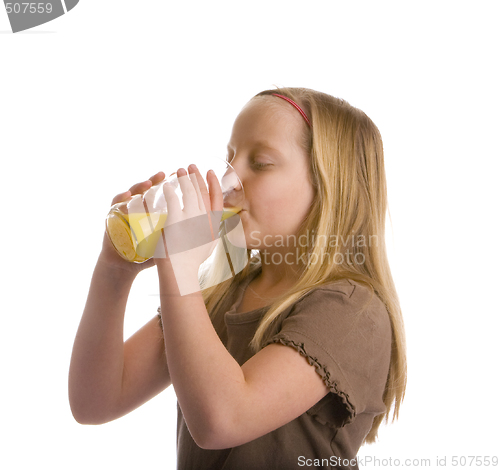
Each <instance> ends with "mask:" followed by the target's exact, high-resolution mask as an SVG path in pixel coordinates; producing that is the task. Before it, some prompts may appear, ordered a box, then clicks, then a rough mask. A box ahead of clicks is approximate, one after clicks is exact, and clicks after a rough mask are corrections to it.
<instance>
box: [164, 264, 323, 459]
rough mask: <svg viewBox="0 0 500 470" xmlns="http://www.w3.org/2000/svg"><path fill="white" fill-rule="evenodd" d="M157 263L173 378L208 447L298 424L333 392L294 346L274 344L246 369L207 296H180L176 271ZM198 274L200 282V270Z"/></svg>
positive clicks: (189, 420)
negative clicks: (222, 335)
mask: <svg viewBox="0 0 500 470" xmlns="http://www.w3.org/2000/svg"><path fill="white" fill-rule="evenodd" d="M157 265H158V273H159V277H160V295H161V303H162V320H163V324H164V330H165V333H164V334H165V345H166V353H167V358H168V364H169V373H170V377H171V380H172V383H173V385H174V387H175V391H176V395H177V399H178V401H179V405H180V407H181V410H182V413H183V415H184V419H185V420H186V424H187V426H188V428H189V431H190V433H191V436H192V437H193V439H194V440H195V442H196V443H197V444H198V445H199V446H200V447H202V448H206V449H222V448H229V447H234V446H238V445H241V444H244V443H246V442H249V441H251V440H253V439H256V438H258V437H260V436H263V435H264V434H267V433H268V432H271V431H273V430H274V429H277V428H278V427H280V426H283V425H284V424H286V423H288V422H290V421H291V420H293V419H295V418H297V417H298V416H300V415H301V414H303V413H304V412H306V411H307V410H308V409H309V408H310V407H311V406H313V405H314V404H315V403H317V402H318V401H319V400H320V399H321V398H323V397H324V396H325V395H326V394H327V393H328V392H329V390H328V388H327V386H326V385H325V383H324V382H323V380H322V378H321V377H320V376H319V374H318V373H317V372H316V371H315V369H314V367H313V366H311V365H310V364H309V363H308V362H307V360H306V359H305V358H304V357H302V356H301V355H300V354H299V353H298V352H297V351H295V350H294V349H292V348H290V347H288V346H284V345H281V344H271V345H269V346H267V347H265V348H264V349H262V350H261V351H259V352H258V353H257V354H256V355H255V356H253V357H252V358H251V359H249V360H248V361H247V362H246V363H245V364H243V366H240V365H239V364H238V363H237V362H236V361H235V359H234V358H233V357H232V356H231V355H230V354H229V352H228V351H227V349H226V348H225V347H224V345H223V344H222V343H221V341H220V339H219V337H218V336H217V333H216V332H215V330H214V328H213V326H212V324H211V322H210V319H209V316H208V313H207V311H206V308H205V305H204V303H203V299H202V297H201V294H200V293H197V294H189V295H186V296H180V295H177V296H176V287H175V284H174V283H175V279H174V278H173V273H172V270H171V268H170V266H169V265H167V264H165V265H164V264H163V263H161V262H157ZM191 276H192V280H193V282H195V280H196V274H195V273H194V271H193V272H192V274H191ZM167 302H168V308H167V307H165V308H163V305H164V303H165V305H167ZM185 371H189V373H185Z"/></svg>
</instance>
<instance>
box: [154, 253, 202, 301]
mask: <svg viewBox="0 0 500 470" xmlns="http://www.w3.org/2000/svg"><path fill="white" fill-rule="evenodd" d="M176 261H179V260H175V259H172V258H170V259H168V260H167V259H165V258H162V259H157V260H155V262H156V266H157V268H158V277H159V281H160V294H161V295H167V296H171V295H174V296H184V295H187V294H192V293H196V292H200V291H201V289H200V283H199V280H198V270H199V266H192V265H189V264H183V263H180V262H176Z"/></svg>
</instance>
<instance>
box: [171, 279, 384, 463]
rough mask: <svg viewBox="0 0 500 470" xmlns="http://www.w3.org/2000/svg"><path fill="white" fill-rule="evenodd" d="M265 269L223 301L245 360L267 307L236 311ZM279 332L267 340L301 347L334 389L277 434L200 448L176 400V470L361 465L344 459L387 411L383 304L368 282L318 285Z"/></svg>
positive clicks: (223, 328)
mask: <svg viewBox="0 0 500 470" xmlns="http://www.w3.org/2000/svg"><path fill="white" fill-rule="evenodd" d="M259 271H260V270H258V271H257V272H255V273H254V274H253V275H251V276H250V277H248V278H247V279H245V280H244V281H242V282H241V284H240V286H239V287H237V288H236V290H235V291H234V293H233V295H229V296H228V298H226V299H225V301H224V302H222V304H221V305H219V308H220V309H225V311H226V313H225V315H223V316H219V319H220V320H219V322H217V323H219V324H214V328H215V329H216V331H217V333H218V335H219V337H220V338H221V340H222V342H223V343H224V345H225V346H226V348H227V349H228V351H229V352H230V353H231V355H232V356H233V357H234V358H235V359H236V360H237V361H238V363H239V364H240V365H243V364H244V363H245V362H246V361H247V360H248V359H249V358H250V357H251V356H252V355H253V353H252V351H251V350H250V348H249V346H248V344H249V342H250V340H251V339H252V337H253V335H254V333H255V331H256V329H257V326H258V324H259V321H260V319H261V318H262V316H263V315H264V313H265V312H266V310H267V307H264V308H260V309H257V310H253V311H251V312H244V313H236V310H237V307H238V305H239V303H240V302H241V299H242V297H243V292H244V290H245V288H246V286H247V285H248V284H249V283H250V281H251V279H252V278H253V277H254V276H256V275H257V274H258V272H259ZM365 305H366V308H365V309H364V311H362V312H361V313H359V311H360V310H361V309H362V308H363V307H364V306H365ZM276 331H277V333H276V334H275V335H274V336H272V337H271V339H270V340H269V341H268V342H267V343H266V344H270V343H273V342H279V343H282V344H284V345H287V346H290V347H292V348H294V349H295V350H297V351H298V353H300V354H302V355H303V356H305V357H306V358H307V360H308V361H309V363H310V364H311V365H312V366H314V367H315V368H316V371H317V372H318V374H319V375H320V376H321V377H322V378H323V380H324V381H325V383H326V384H327V386H328V388H329V389H330V392H329V393H328V394H327V395H326V396H325V397H324V398H323V399H321V400H320V401H319V402H318V403H316V404H315V405H314V406H313V407H312V408H310V409H309V410H307V411H306V412H305V413H304V414H302V415H301V416H299V417H298V418H296V419H294V420H293V421H291V422H289V423H288V424H285V425H284V426H282V427H280V428H278V429H276V430H275V431H272V432H270V433H268V434H266V435H264V436H261V437H259V438H257V439H255V440H253V441H251V442H248V443H246V444H243V445H240V446H237V447H233V448H230V449H221V450H205V449H201V448H200V447H198V446H197V445H196V443H195V442H194V441H193V439H192V437H191V435H190V434H189V430H188V428H187V426H186V422H185V421H184V418H183V416H182V412H181V410H180V407H179V406H178V405H177V412H178V419H177V468H178V470H262V469H273V470H288V469H297V468H300V467H306V468H307V467H308V466H309V467H311V466H313V467H316V468H318V467H320V468H357V465H356V463H355V462H352V463H354V465H345V463H346V462H339V460H340V459H349V460H352V459H355V457H356V454H357V452H358V449H359V448H360V446H361V444H362V441H363V439H364V438H365V436H366V434H367V433H368V432H369V431H370V428H371V425H372V422H373V419H374V417H375V416H377V415H378V414H380V413H385V411H386V407H385V405H384V403H383V401H382V396H383V393H384V389H385V384H386V380H387V374H388V371H389V361H390V354H391V325H390V321H389V315H388V313H387V310H386V309H385V306H384V305H383V303H382V302H381V301H380V299H379V298H378V297H377V296H376V295H375V294H373V297H372V296H371V292H370V291H369V290H368V289H367V288H366V287H364V286H362V285H361V284H359V283H357V282H354V281H351V280H342V281H338V282H335V283H331V284H328V285H326V286H322V287H319V288H316V289H314V290H312V291H311V292H309V293H308V294H307V295H306V296H304V297H303V298H302V299H300V300H299V301H298V302H297V303H295V304H294V305H293V306H291V307H289V308H288V309H287V313H286V317H285V318H284V320H283V321H282V322H281V324H280V325H279V326H278V328H277V330H276ZM315 459H319V460H316V461H315ZM342 463H344V465H342Z"/></svg>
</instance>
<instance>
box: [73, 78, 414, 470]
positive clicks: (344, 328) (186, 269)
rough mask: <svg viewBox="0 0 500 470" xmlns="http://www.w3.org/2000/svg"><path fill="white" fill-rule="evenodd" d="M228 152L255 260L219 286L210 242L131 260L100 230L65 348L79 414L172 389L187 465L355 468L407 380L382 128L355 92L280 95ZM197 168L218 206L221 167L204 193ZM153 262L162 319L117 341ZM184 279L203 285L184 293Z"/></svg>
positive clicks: (210, 205)
mask: <svg viewBox="0 0 500 470" xmlns="http://www.w3.org/2000/svg"><path fill="white" fill-rule="evenodd" d="M228 160H229V161H230V162H231V164H232V166H233V167H234V169H235V170H236V172H237V174H238V176H239V177H240V180H241V182H242V184H243V187H244V189H245V200H244V202H243V204H242V211H241V212H240V214H239V216H240V218H241V223H242V226H243V230H244V235H245V240H246V250H245V253H246V254H247V255H248V259H249V262H248V263H247V264H246V266H245V267H244V268H243V270H241V271H240V272H238V273H237V274H236V275H235V276H234V277H232V278H230V279H228V280H225V281H224V282H220V283H218V284H216V285H214V284H213V283H211V282H210V279H211V278H210V276H213V275H214V273H213V272H212V273H211V274H210V273H208V274H207V273H204V275H203V276H201V277H200V278H198V270H199V267H200V264H201V263H202V262H203V260H204V259H205V258H206V256H207V253H202V254H200V253H195V254H189V255H188V254H186V256H185V258H183V261H182V262H181V263H180V264H179V263H176V264H175V265H174V262H173V257H172V259H170V258H169V256H168V243H165V253H166V257H163V258H162V257H159V258H155V259H151V260H149V261H147V262H145V263H143V264H140V265H137V264H133V263H128V262H126V261H124V260H122V259H121V258H120V257H119V256H118V255H117V254H116V253H115V252H114V250H113V248H112V246H111V244H110V242H109V240H108V239H107V237H105V239H104V242H103V247H102V251H101V254H100V256H99V258H98V261H97V265H96V268H95V271H94V274H93V278H92V282H91V287H90V291H89V296H88V300H87V304H86V306H85V310H84V313H83V317H82V320H81V323H80V326H79V329H78V333H77V335H76V339H75V344H74V348H73V355H72V358H71V366H70V373H69V398H70V404H71V409H72V412H73V415H74V417H75V419H76V420H77V421H78V422H79V423H82V424H101V423H105V422H108V421H111V420H114V419H117V418H119V417H121V416H123V415H125V414H127V413H129V412H130V411H132V410H134V409H135V408H137V407H139V406H140V405H142V404H143V403H145V402H146V401H148V400H149V399H151V398H152V397H154V396H155V395H157V394H158V393H160V392H161V391H162V390H164V389H165V388H166V387H168V386H169V385H170V384H172V385H173V386H174V388H175V392H176V395H177V399H178V421H177V430H178V438H177V439H178V456H177V462H178V468H179V469H182V470H185V469H196V470H200V469H238V470H245V469H262V468H269V469H290V468H297V467H299V466H304V465H306V466H307V465H309V466H311V465H315V466H322V467H323V468H357V462H356V454H357V452H358V450H359V448H360V446H361V445H362V444H363V443H371V442H374V441H375V439H376V436H377V430H378V428H379V425H380V424H381V422H382V421H383V419H384V418H385V419H386V421H387V420H388V419H389V416H390V412H391V408H393V420H394V419H395V418H396V417H397V416H398V414H399V408H400V404H401V402H402V400H403V396H404V391H405V385H406V358H405V339H404V328H403V320H402V316H401V311H400V307H399V302H398V297H397V294H396V290H395V287H394V284H393V281H392V277H391V273H390V269H389V265H388V262H387V256H386V253H385V241H384V226H385V212H386V205H387V196H386V182H385V170H384V162H383V149H382V141H381V137H380V133H379V131H378V129H377V127H376V126H375V125H374V124H373V122H372V121H371V120H370V119H369V118H368V117H367V116H366V115H365V114H364V113H363V112H362V111H360V110H359V109H356V108H354V107H352V106H350V105H349V104H348V103H347V102H345V101H343V100H340V99H337V98H334V97H332V96H329V95H327V94H324V93H319V92H316V91H313V90H309V89H304V88H285V89H278V90H268V91H264V92H262V93H259V94H258V95H256V96H255V97H254V98H253V99H251V100H250V102H249V103H248V104H247V105H246V106H245V107H244V108H243V110H242V111H241V113H240V114H239V116H238V117H237V119H236V121H235V123H234V126H233V130H232V134H231V138H230V141H229V145H228ZM189 173H190V174H189V177H187V174H186V171H185V170H184V169H179V170H178V172H177V176H178V177H179V181H180V180H181V179H182V177H185V178H184V183H183V185H181V187H182V191H183V199H184V203H185V204H184V211H185V212H189V211H192V210H194V212H195V213H196V211H197V210H198V209H200V208H201V209H203V208H202V207H201V205H202V204H201V203H200V204H199V205H198V202H199V201H201V199H203V204H204V205H205V207H206V209H207V211H212V212H214V213H216V212H217V211H221V210H222V196H221V193H220V187H219V185H218V181H217V178H216V177H214V176H212V175H211V174H210V173H209V174H208V175H207V182H208V191H207V188H206V186H205V183H204V181H203V178H202V176H201V175H200V174H199V172H198V170H197V169H196V168H193V167H192V166H190V167H189ZM164 176H165V175H164V174H163V173H158V174H157V175H155V176H153V177H152V178H150V179H149V180H147V181H145V182H142V183H139V184H136V185H135V186H133V187H132V188H130V190H129V191H127V192H125V193H122V194H119V195H118V196H116V197H115V198H114V200H113V203H116V202H119V201H122V200H126V199H127V198H129V197H130V196H131V195H133V194H138V193H142V192H144V191H145V190H147V189H148V188H150V187H151V185H153V184H156V183H158V182H160V181H161V180H162V179H163V178H164ZM167 196H168V195H167V194H166V197H167ZM167 200H168V198H167ZM172 207H173V206H172ZM169 210H170V206H169ZM169 214H170V212H169ZM178 215H179V217H181V218H182V217H183V214H182V213H181V212H179V214H178ZM163 241H164V242H165V239H163ZM223 255H225V253H223V252H222V253H217V256H216V257H215V261H214V263H213V265H214V269H218V268H220V267H221V266H222V262H223V261H225V257H224V256H223ZM226 263H227V261H226ZM154 264H156V266H157V270H158V276H159V284H160V299H161V308H160V309H159V314H158V316H159V318H157V317H156V316H155V318H153V319H152V320H151V321H149V322H148V323H147V324H146V325H144V327H143V328H141V329H140V330H139V331H137V332H136V333H135V334H134V335H133V336H132V337H130V338H129V339H128V340H127V341H126V342H125V343H123V321H124V311H125V305H126V301H127V295H128V293H129V290H130V287H131V285H132V282H133V280H134V278H135V276H136V275H137V274H138V272H139V271H140V270H141V269H144V268H147V267H150V266H152V265H154ZM179 266H180V267H179ZM179 269H181V270H182V276H180V275H179ZM181 284H183V285H189V286H192V285H197V286H198V287H200V286H201V292H200V291H198V292H194V293H191V294H189V295H181V291H182V286H181ZM204 286H209V287H204Z"/></svg>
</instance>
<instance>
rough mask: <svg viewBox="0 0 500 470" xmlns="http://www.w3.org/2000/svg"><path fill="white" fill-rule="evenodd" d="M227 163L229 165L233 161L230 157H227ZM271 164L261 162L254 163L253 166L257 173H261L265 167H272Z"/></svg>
mask: <svg viewBox="0 0 500 470" xmlns="http://www.w3.org/2000/svg"><path fill="white" fill-rule="evenodd" d="M226 161H228V162H229V163H231V161H232V158H230V157H229V155H228V156H227V157H226ZM270 165H271V163H261V162H255V161H254V162H252V166H253V167H254V168H255V169H256V170H257V171H261V170H263V169H264V167H266V166H270Z"/></svg>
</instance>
